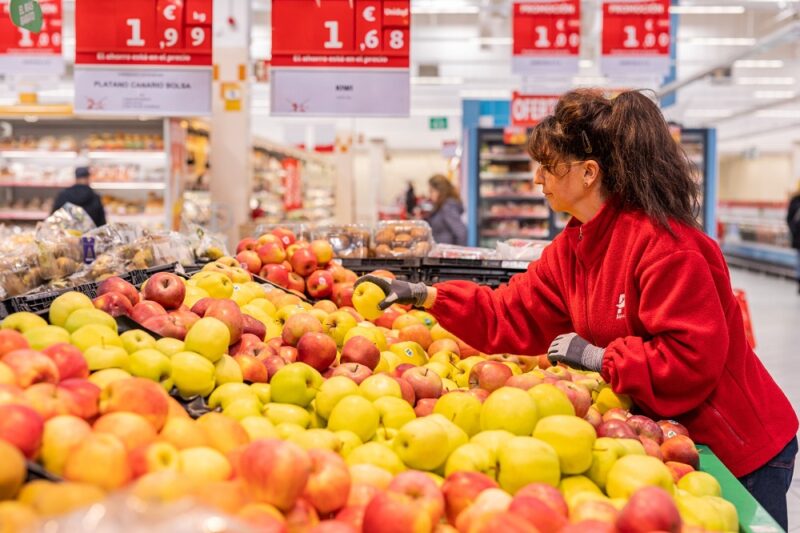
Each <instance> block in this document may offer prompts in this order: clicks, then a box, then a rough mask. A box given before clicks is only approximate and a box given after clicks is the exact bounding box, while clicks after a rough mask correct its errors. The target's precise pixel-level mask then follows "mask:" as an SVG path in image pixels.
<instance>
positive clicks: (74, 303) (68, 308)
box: [49, 291, 94, 328]
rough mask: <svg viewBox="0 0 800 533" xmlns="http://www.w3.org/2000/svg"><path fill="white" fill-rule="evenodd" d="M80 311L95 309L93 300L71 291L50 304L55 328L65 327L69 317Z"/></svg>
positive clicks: (52, 322) (51, 318) (51, 317)
mask: <svg viewBox="0 0 800 533" xmlns="http://www.w3.org/2000/svg"><path fill="white" fill-rule="evenodd" d="M78 309H94V304H93V303H92V300H91V299H90V298H89V297H88V296H86V295H85V294H83V293H80V292H75V291H70V292H65V293H64V294H62V295H60V296H59V297H57V298H56V299H55V300H53V303H51V304H50V313H49V316H50V323H51V324H52V325H54V326H60V327H62V328H63V327H64V324H66V323H67V319H68V318H69V315H71V314H72V312H73V311H77V310H78Z"/></svg>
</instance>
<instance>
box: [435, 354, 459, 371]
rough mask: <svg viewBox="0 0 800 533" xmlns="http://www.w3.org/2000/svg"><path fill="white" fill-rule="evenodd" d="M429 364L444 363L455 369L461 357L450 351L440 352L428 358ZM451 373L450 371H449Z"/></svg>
mask: <svg viewBox="0 0 800 533" xmlns="http://www.w3.org/2000/svg"><path fill="white" fill-rule="evenodd" d="M430 362H431V363H444V364H446V365H451V366H452V367H456V365H458V363H460V362H461V357H459V355H458V354H457V353H456V352H451V351H450V350H441V351H439V352H436V353H435V354H433V355H432V356H431V358H430ZM451 372H452V371H451Z"/></svg>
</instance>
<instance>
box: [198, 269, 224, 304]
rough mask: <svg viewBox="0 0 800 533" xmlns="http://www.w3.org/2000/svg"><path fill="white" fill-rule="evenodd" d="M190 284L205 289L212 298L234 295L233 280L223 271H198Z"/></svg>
mask: <svg viewBox="0 0 800 533" xmlns="http://www.w3.org/2000/svg"><path fill="white" fill-rule="evenodd" d="M189 284H190V285H194V286H195V287H198V288H200V289H203V290H204V291H206V292H207V293H208V295H209V296H210V297H211V298H217V299H225V298H230V297H231V296H232V295H233V282H232V281H231V279H230V278H229V277H228V276H226V275H225V274H223V273H221V272H209V271H203V272H198V273H197V274H195V275H193V276H192V279H191V280H190V283H189Z"/></svg>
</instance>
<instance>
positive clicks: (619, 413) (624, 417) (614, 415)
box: [603, 407, 631, 422]
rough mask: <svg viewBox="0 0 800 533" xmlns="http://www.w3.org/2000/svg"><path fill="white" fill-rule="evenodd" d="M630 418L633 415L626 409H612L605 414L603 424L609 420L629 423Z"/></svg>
mask: <svg viewBox="0 0 800 533" xmlns="http://www.w3.org/2000/svg"><path fill="white" fill-rule="evenodd" d="M630 416H631V414H630V413H629V412H628V411H626V410H625V409H622V408H620V407H612V408H611V409H609V410H608V411H606V412H605V413H603V422H608V421H609V420H621V421H622V422H627V421H628V418H630Z"/></svg>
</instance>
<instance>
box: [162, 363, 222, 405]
mask: <svg viewBox="0 0 800 533" xmlns="http://www.w3.org/2000/svg"><path fill="white" fill-rule="evenodd" d="M171 377H172V380H173V382H174V383H175V386H176V387H177V388H178V393H179V394H180V395H181V397H182V398H185V399H188V398H192V397H193V396H198V395H199V396H208V395H209V394H211V391H213V390H214V364H213V363H211V361H209V360H208V359H206V358H205V357H203V356H202V355H200V354H198V353H195V352H180V353H176V354H175V355H173V356H172V375H171Z"/></svg>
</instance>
